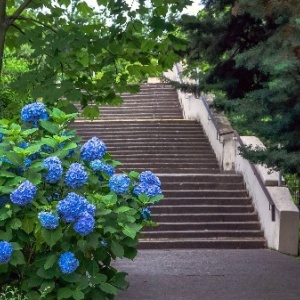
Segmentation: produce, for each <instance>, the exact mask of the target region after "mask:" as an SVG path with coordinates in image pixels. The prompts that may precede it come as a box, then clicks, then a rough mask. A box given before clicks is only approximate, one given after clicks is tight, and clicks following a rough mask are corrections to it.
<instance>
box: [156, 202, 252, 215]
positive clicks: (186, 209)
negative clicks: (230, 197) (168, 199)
mask: <svg viewBox="0 0 300 300" xmlns="http://www.w3.org/2000/svg"><path fill="white" fill-rule="evenodd" d="M162 203H164V201H162ZM151 211H152V213H154V214H178V215H180V214H188V213H192V214H196V213H199V214H203V213H214V214H217V213H222V214H223V213H253V212H254V208H253V206H252V205H199V204H197V205H180V204H179V205H163V204H160V205H154V206H152V207H151Z"/></svg>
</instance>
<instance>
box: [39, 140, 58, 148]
mask: <svg viewBox="0 0 300 300" xmlns="http://www.w3.org/2000/svg"><path fill="white" fill-rule="evenodd" d="M41 142H42V143H43V144H44V145H47V146H50V147H52V148H55V147H57V145H58V142H57V141H56V140H55V139H53V138H42V139H41Z"/></svg>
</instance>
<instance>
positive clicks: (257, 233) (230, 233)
mask: <svg viewBox="0 0 300 300" xmlns="http://www.w3.org/2000/svg"><path fill="white" fill-rule="evenodd" d="M142 237H143V238H147V239H160V238H214V237H215V238H221V237H224V238H234V237H235V238H236V237H248V238H250V237H251V238H253V237H263V232H262V231H261V230H176V231H175V230H170V231H143V232H142Z"/></svg>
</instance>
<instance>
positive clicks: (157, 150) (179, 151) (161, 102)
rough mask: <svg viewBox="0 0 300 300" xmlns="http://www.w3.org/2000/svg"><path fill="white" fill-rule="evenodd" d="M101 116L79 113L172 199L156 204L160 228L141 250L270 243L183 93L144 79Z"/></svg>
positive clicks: (84, 127)
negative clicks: (188, 116)
mask: <svg viewBox="0 0 300 300" xmlns="http://www.w3.org/2000/svg"><path fill="white" fill-rule="evenodd" d="M122 96H123V98H124V103H123V104H122V106H119V107H100V110H101V118H100V119H99V120H95V121H94V122H90V121H88V120H84V119H83V118H78V119H77V121H76V122H75V125H74V126H75V127H76V129H77V131H78V133H79V134H80V135H81V136H82V137H83V141H86V140H87V139H89V138H91V137H93V136H98V137H99V138H101V139H102V140H103V141H104V142H105V144H106V145H107V149H108V151H109V152H110V153H111V154H112V155H113V156H114V158H115V159H116V160H120V161H121V162H122V163H123V166H121V167H119V171H120V172H121V171H131V170H136V171H143V170H151V171H153V172H154V173H155V174H156V175H158V176H159V178H160V179H161V182H162V189H163V192H164V195H165V199H164V200H162V201H161V202H160V203H158V204H156V205H154V206H153V207H152V208H151V212H152V217H153V220H154V221H156V222H157V223H158V226H157V227H151V228H148V229H147V230H145V231H144V233H143V237H142V238H141V239H140V246H139V248H140V249H171V248H177V249H181V248H190V249H191V248H220V249H226V248H228V249H237V248H244V249H246V248H263V247H265V244H266V242H265V239H264V237H263V232H262V231H261V227H260V223H259V221H258V216H257V214H256V212H255V210H254V207H253V205H252V201H251V198H250V197H249V195H248V193H247V191H246V189H245V186H244V183H243V178H242V176H241V175H238V174H234V173H227V172H222V170H220V167H219V165H218V162H217V160H216V157H215V154H214V153H213V150H212V148H211V146H210V144H209V142H208V139H207V137H206V136H205V134H204V132H203V130H202V128H201V125H200V124H199V123H197V122H195V121H189V120H184V119H183V117H182V112H181V108H180V105H179V101H178V97H177V93H176V90H174V89H173V88H172V87H171V86H168V85H166V84H143V85H141V90H140V92H139V93H138V94H134V95H132V94H123V95H122Z"/></svg>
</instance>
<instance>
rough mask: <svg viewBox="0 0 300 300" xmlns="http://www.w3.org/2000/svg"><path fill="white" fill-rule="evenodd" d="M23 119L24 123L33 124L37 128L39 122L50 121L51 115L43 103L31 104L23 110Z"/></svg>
mask: <svg viewBox="0 0 300 300" xmlns="http://www.w3.org/2000/svg"><path fill="white" fill-rule="evenodd" d="M21 119H22V121H24V122H31V123H33V124H34V126H37V124H38V121H39V120H48V119H49V115H48V113H47V111H46V107H45V105H44V104H43V103H37V102H35V103H31V104H27V105H25V106H24V107H23V108H22V110H21Z"/></svg>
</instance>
